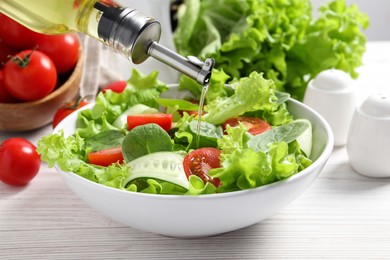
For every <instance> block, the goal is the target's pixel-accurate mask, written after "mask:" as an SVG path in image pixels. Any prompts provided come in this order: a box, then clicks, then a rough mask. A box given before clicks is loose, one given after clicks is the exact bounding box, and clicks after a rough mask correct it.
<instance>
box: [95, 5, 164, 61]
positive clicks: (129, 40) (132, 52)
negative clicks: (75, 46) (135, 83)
mask: <svg viewBox="0 0 390 260" xmlns="http://www.w3.org/2000/svg"><path fill="white" fill-rule="evenodd" d="M94 7H95V8H96V9H98V10H99V11H100V12H101V16H100V19H99V22H98V28H97V31H98V36H99V38H100V39H102V40H103V41H104V42H105V43H106V44H108V45H110V46H112V47H113V48H114V49H115V50H116V51H117V52H119V53H122V54H124V55H125V56H126V57H128V58H129V59H131V61H132V62H133V63H135V64H139V63H142V62H144V61H145V60H146V59H147V58H148V57H149V55H148V47H149V45H150V44H151V43H152V42H155V41H156V42H158V41H159V40H160V36H161V26H160V23H159V22H158V21H156V20H154V19H153V18H151V17H149V16H147V15H145V14H143V13H141V12H140V11H138V10H135V9H129V8H122V7H114V6H106V5H104V4H102V3H99V2H96V4H95V6H94Z"/></svg>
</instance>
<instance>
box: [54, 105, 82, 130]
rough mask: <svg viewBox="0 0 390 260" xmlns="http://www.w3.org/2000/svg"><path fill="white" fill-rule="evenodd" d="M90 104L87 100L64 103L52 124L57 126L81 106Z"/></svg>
mask: <svg viewBox="0 0 390 260" xmlns="http://www.w3.org/2000/svg"><path fill="white" fill-rule="evenodd" d="M87 104H89V103H88V102H86V101H77V102H71V103H67V104H65V105H63V106H62V107H60V108H59V109H58V110H57V111H56V113H55V114H54V117H53V122H52V126H53V128H55V127H56V126H57V125H58V124H59V123H60V122H61V121H62V120H63V119H64V118H65V117H67V116H68V115H70V114H72V113H73V112H74V111H76V110H77V109H79V108H80V107H83V106H85V105H87Z"/></svg>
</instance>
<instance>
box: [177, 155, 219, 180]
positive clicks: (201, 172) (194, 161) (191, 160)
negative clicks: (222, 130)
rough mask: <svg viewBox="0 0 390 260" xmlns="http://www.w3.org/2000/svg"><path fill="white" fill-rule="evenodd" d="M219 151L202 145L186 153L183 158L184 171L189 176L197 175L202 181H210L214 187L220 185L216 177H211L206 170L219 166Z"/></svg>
mask: <svg viewBox="0 0 390 260" xmlns="http://www.w3.org/2000/svg"><path fill="white" fill-rule="evenodd" d="M220 157H221V151H220V150H218V149H217V148H213V147H204V148H200V149H197V150H194V151H192V152H190V153H188V154H187V155H186V156H185V157H184V160H183V167H184V172H185V173H186V175H187V178H189V177H190V176H191V175H197V176H198V177H200V178H201V179H202V180H203V182H204V183H207V182H211V183H212V184H214V186H215V187H219V186H220V185H221V181H220V180H219V179H218V178H213V177H211V176H210V175H209V174H208V172H209V170H211V169H213V168H220V167H221V159H220Z"/></svg>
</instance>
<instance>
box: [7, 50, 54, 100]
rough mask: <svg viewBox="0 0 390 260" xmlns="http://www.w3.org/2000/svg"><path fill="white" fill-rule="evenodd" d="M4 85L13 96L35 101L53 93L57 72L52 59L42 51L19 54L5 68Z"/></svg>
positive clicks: (27, 51)
mask: <svg viewBox="0 0 390 260" xmlns="http://www.w3.org/2000/svg"><path fill="white" fill-rule="evenodd" d="M3 72H4V85H5V87H6V88H7V90H8V92H9V93H11V95H12V96H14V97H16V98H17V99H20V100H22V101H33V100H37V99H40V98H43V97H45V96H46V95H48V94H49V93H50V92H52V91H53V90H54V88H55V86H56V83H57V71H56V68H55V66H54V64H53V62H52V61H51V59H50V58H49V57H48V56H47V55H46V54H44V53H42V52H40V51H33V50H26V51H22V52H20V53H18V54H17V55H16V56H14V57H13V58H12V59H11V60H9V61H8V62H7V63H6V64H5V66H4V70H3Z"/></svg>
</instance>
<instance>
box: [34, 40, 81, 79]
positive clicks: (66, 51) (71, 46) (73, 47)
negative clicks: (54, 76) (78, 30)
mask: <svg viewBox="0 0 390 260" xmlns="http://www.w3.org/2000/svg"><path fill="white" fill-rule="evenodd" d="M34 39H35V43H36V45H37V47H38V50H39V51H41V52H43V53H45V54H46V55H47V56H49V58H50V59H51V60H52V61H53V63H54V65H55V66H56V70H57V73H59V74H62V73H66V72H68V71H70V70H72V69H73V68H74V67H75V66H76V63H77V60H78V58H79V48H80V43H79V40H78V38H77V35H76V34H73V33H68V34H59V35H44V34H36V36H35V38H34Z"/></svg>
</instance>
